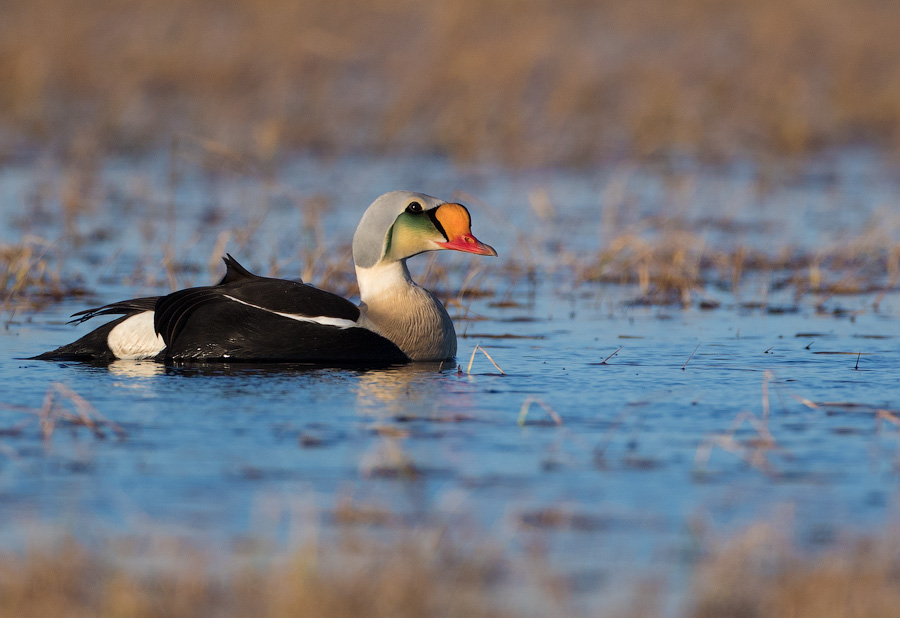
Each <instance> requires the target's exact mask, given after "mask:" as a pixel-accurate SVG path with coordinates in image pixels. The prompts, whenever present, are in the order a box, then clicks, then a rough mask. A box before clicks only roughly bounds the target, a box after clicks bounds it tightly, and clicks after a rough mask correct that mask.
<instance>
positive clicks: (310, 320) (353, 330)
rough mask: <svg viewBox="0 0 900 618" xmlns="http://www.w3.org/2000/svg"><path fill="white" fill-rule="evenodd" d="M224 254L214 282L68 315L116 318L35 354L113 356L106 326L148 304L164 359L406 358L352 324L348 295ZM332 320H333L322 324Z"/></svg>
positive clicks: (398, 360)
mask: <svg viewBox="0 0 900 618" xmlns="http://www.w3.org/2000/svg"><path fill="white" fill-rule="evenodd" d="M224 260H225V264H226V268H227V270H226V273H225V276H224V277H223V278H222V280H221V281H220V282H219V283H218V284H216V285H212V286H204V287H196V288H188V289H186V290H180V291H178V292H174V293H172V294H168V295H166V296H160V297H150V298H138V299H133V300H128V301H122V302H117V303H113V304H110V305H105V306H103V307H98V308H95V309H89V310H86V311H81V312H79V313H77V314H75V315H74V316H73V317H74V318H75V319H74V320H73V322H77V323H81V322H84V321H86V320H89V319H91V318H94V317H97V316H102V315H114V314H120V315H122V317H120V318H118V319H116V320H113V321H112V322H109V323H107V324H104V325H103V326H101V327H99V328H97V329H96V330H94V331H92V332H90V333H88V334H87V335H85V336H84V337H82V338H81V339H79V340H78V341H75V342H73V343H71V344H68V345H65V346H62V347H60V348H57V349H56V350H53V351H51V352H46V353H44V354H41V355H40V356H37V357H35V358H37V359H42V360H95V361H109V360H114V359H115V355H114V354H113V352H112V350H111V349H110V346H109V343H108V338H109V334H110V332H111V331H112V329H113V328H115V327H116V326H118V325H119V324H121V323H122V322H124V321H126V320H128V319H129V318H130V317H133V316H135V315H138V314H140V313H144V312H146V311H153V312H154V313H153V326H154V330H155V332H156V333H157V334H159V335H160V336H161V337H162V339H163V341H164V342H165V346H166V347H165V349H164V350H163V351H162V352H160V353H159V354H158V355H157V357H156V359H157V360H164V361H167V362H182V361H227V362H240V361H252V362H301V363H319V364H340V365H347V364H350V365H352V364H385V363H401V362H407V361H408V360H409V358H408V357H407V356H406V354H404V353H403V352H402V351H401V350H400V349H399V348H398V347H397V346H396V345H395V344H394V343H392V342H391V341H389V340H388V339H386V338H384V337H382V336H381V335H379V334H377V333H375V332H373V331H371V330H368V329H365V328H361V327H358V326H353V325H352V323H354V322H356V321H357V320H358V319H359V316H360V312H359V308H358V307H357V306H356V305H354V304H353V303H351V302H350V301H348V300H346V299H344V298H341V297H340V296H337V295H336V294H332V293H330V292H326V291H324V290H320V289H318V288H315V287H313V286H311V285H308V284H305V283H301V282H297V281H288V280H284V279H272V278H268V277H260V276H258V275H254V274H253V273H251V272H250V271H248V270H247V269H245V268H244V267H243V266H241V265H240V264H239V263H238V262H237V260H235V259H234V258H233V257H232V256H231V255H228V256H226V257H225V258H224ZM279 314H286V315H279ZM288 316H294V317H288ZM316 319H318V321H315V320H316ZM335 320H336V321H338V324H340V325H333V324H329V323H321V322H329V321H335Z"/></svg>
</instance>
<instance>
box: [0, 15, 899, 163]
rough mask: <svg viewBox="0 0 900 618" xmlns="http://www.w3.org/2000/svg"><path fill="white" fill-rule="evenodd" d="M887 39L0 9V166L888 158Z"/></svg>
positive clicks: (620, 19)
mask: <svg viewBox="0 0 900 618" xmlns="http://www.w3.org/2000/svg"><path fill="white" fill-rule="evenodd" d="M898 29H900V4H898V3H895V2H884V1H883V0H859V1H858V2H844V1H842V0H757V1H755V2H721V1H714V0H672V1H671V2H658V1H654V0H634V1H633V2H614V1H611V0H600V1H596V2H587V1H584V0H521V1H520V0H516V1H513V0H490V1H488V2H481V1H476V0H448V1H447V2H440V3H419V2H413V1H412V0H385V1H383V2H377V3H372V2H364V1H361V0H342V1H340V2H318V1H313V0H225V1H224V2H219V1H213V0H154V1H152V2H151V1H149V0H143V1H135V2H120V1H115V0H9V1H7V2H4V3H3V4H2V7H0V84H2V85H3V87H2V88H0V152H5V153H6V154H8V155H9V154H12V153H14V152H16V149H17V148H21V147H22V146H23V145H26V144H34V143H38V144H56V145H60V146H63V147H66V148H72V147H74V148H82V147H84V148H94V147H98V146H99V147H102V148H109V147H112V148H115V149H117V150H123V149H126V150H127V149H129V148H141V149H143V148H148V147H154V146H157V145H159V144H160V143H165V142H166V140H167V139H168V137H169V136H171V135H172V133H173V132H179V131H182V132H188V133H192V134H199V135H203V136H207V137H212V138H214V139H218V140H220V141H222V142H224V143H226V144H228V145H229V146H230V147H233V148H237V149H238V150H240V151H242V152H250V153H253V154H255V155H257V156H260V157H263V158H266V157H271V156H274V155H276V154H278V153H280V152H283V151H284V150H285V149H293V148H311V149H318V150H321V151H326V152H334V151H340V152H347V151H365V152H370V153H373V152H376V153H377V152H384V151H409V152H418V153H422V152H438V153H445V154H449V155H452V156H454V157H458V158H477V157H491V158H496V159H500V160H503V161H506V162H509V163H522V164H558V163H585V162H588V161H592V160H595V159H597V158H601V157H608V156H622V155H629V156H651V155H655V154H658V153H661V152H671V151H673V150H674V151H677V152H687V153H691V154H695V155H699V156H710V157H716V156H730V155H734V154H736V153H748V152H756V153H762V152H766V153H768V152H776V153H803V152H808V151H811V150H815V149H818V148H821V147H827V146H833V145H845V144H852V143H857V142H860V141H865V142H871V143H877V144H880V145H882V146H885V147H888V148H893V149H896V148H898V147H900V37H897V36H896V32H897V31H898Z"/></svg>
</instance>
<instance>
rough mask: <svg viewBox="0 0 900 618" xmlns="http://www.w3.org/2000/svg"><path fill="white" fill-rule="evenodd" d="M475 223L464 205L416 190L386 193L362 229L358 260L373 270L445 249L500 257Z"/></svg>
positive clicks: (369, 212) (355, 259)
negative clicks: (474, 229) (476, 232)
mask: <svg viewBox="0 0 900 618" xmlns="http://www.w3.org/2000/svg"><path fill="white" fill-rule="evenodd" d="M471 225H472V219H471V218H470V217H469V211H468V210H466V207H465V206H463V205H462V204H455V203H447V202H445V201H443V200H439V199H437V198H436V197H431V196H430V195H424V194H422V193H413V192H411V191H392V192H390V193H385V194H384V195H382V196H381V197H379V198H378V199H377V200H375V201H374V202H372V205H371V206H369V208H368V210H366V212H365V213H364V214H363V216H362V219H361V220H360V222H359V227H357V228H356V233H355V234H354V235H353V262H354V263H355V264H356V266H359V267H361V268H371V267H373V266H375V265H376V264H378V263H387V262H399V261H401V260H405V259H406V258H409V257H412V256H414V255H416V254H418V253H422V252H424V251H437V250H439V249H452V250H453V251H464V252H466V253H475V254H477V255H497V252H496V251H494V249H493V247H490V246H489V245H486V244H484V243H483V242H481V241H480V240H478V239H477V238H475V237H474V236H473V235H472V230H471Z"/></svg>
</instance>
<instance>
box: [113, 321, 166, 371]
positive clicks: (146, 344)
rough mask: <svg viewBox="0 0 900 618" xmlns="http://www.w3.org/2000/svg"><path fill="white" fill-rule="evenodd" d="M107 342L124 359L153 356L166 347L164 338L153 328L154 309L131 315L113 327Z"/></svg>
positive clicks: (117, 356)
mask: <svg viewBox="0 0 900 618" xmlns="http://www.w3.org/2000/svg"><path fill="white" fill-rule="evenodd" d="M106 343H107V345H109V349H110V350H112V353H113V354H115V355H116V358H121V359H124V360H140V359H142V358H152V357H154V356H156V355H157V354H159V353H160V352H162V351H163V350H165V349H166V344H165V342H164V341H163V338H162V337H160V336H159V335H157V334H156V331H155V330H154V328H153V312H152V311H144V312H143V313H139V314H137V315H134V316H131V317H130V318H128V319H127V320H125V321H124V322H122V323H121V324H119V325H118V326H116V327H115V328H113V329H112V330H111V331H109V336H108V337H107V338H106Z"/></svg>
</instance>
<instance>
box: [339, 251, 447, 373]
mask: <svg viewBox="0 0 900 618" xmlns="http://www.w3.org/2000/svg"><path fill="white" fill-rule="evenodd" d="M356 278H357V281H358V282H359V297H360V301H361V303H360V312H361V316H360V325H361V326H363V327H365V328H369V329H370V330H373V331H375V332H377V333H379V334H381V335H382V336H384V337H386V338H388V339H390V340H391V341H393V342H394V343H395V344H397V347H399V348H400V349H401V350H403V352H404V353H405V354H406V355H407V356H409V357H410V358H411V359H412V360H445V359H448V358H453V357H454V356H456V330H455V329H454V328H453V322H452V320H450V316H449V315H448V314H447V311H446V310H445V309H444V305H443V304H441V302H440V301H439V300H438V299H437V298H435V297H434V295H433V294H431V292H429V291H428V290H426V289H425V288H423V287H420V286H418V285H416V283H415V282H414V281H413V280H412V278H411V277H410V276H409V269H407V267H406V261H405V260H400V261H397V262H379V263H377V264H375V266H372V267H371V268H362V267H360V266H357V267H356Z"/></svg>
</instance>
